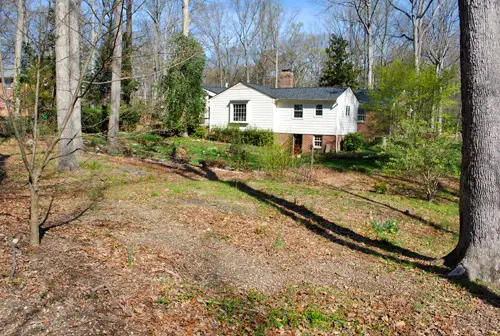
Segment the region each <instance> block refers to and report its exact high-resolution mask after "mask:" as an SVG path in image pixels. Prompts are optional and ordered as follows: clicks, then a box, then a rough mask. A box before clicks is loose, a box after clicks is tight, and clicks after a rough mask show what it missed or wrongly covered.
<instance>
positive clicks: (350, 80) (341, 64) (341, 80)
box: [319, 34, 359, 87]
mask: <svg viewBox="0 0 500 336" xmlns="http://www.w3.org/2000/svg"><path fill="white" fill-rule="evenodd" d="M325 52H326V57H327V58H326V61H325V64H324V66H323V75H322V76H321V78H320V80H319V85H320V86H351V87H356V77H357V76H358V73H359V71H358V69H356V68H355V66H354V64H353V63H352V62H350V61H349V60H348V59H349V53H348V52H347V41H346V40H344V39H343V38H342V36H337V35H334V34H332V35H330V44H329V45H328V48H326V50H325Z"/></svg>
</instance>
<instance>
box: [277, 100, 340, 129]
mask: <svg viewBox="0 0 500 336" xmlns="http://www.w3.org/2000/svg"><path fill="white" fill-rule="evenodd" d="M296 104H302V106H303V117H302V119H296V118H294V105H296ZM318 104H322V105H323V116H316V105H318ZM334 106H335V101H305V100H278V101H277V102H276V111H275V115H274V128H273V131H274V132H275V133H291V134H318V135H335V131H336V124H337V123H336V114H337V108H336V107H334Z"/></svg>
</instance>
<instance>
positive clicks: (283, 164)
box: [262, 143, 295, 177]
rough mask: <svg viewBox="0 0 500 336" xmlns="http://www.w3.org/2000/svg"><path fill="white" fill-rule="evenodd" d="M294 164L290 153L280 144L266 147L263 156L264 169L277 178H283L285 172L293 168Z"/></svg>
mask: <svg viewBox="0 0 500 336" xmlns="http://www.w3.org/2000/svg"><path fill="white" fill-rule="evenodd" d="M294 162H295V161H294V158H293V156H292V155H291V154H290V151H288V150H286V149H285V147H283V146H281V145H280V144H278V143H273V144H270V145H268V146H266V148H265V150H264V154H263V155H262V168H263V169H264V170H265V171H266V172H268V173H271V174H272V175H275V176H277V177H281V176H283V173H284V172H285V170H286V169H288V168H290V167H292V166H293V164H294Z"/></svg>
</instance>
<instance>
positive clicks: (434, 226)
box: [324, 185, 456, 234]
mask: <svg viewBox="0 0 500 336" xmlns="http://www.w3.org/2000/svg"><path fill="white" fill-rule="evenodd" d="M324 186H325V187H327V188H330V189H333V190H338V191H341V192H344V193H346V194H348V195H351V196H355V197H358V198H360V199H362V200H365V201H367V202H369V203H373V204H375V205H379V206H383V207H386V208H388V209H390V210H392V211H395V212H399V213H400V214H403V215H405V216H407V217H409V218H411V219H414V220H417V221H419V222H420V223H422V224H425V225H428V226H430V227H432V228H434V229H436V230H438V231H441V232H444V233H450V234H455V233H456V232H455V231H453V230H449V229H446V228H444V227H442V226H441V225H439V224H437V223H434V222H433V221H430V220H427V219H425V218H422V217H421V216H418V215H416V214H413V213H411V212H410V211H408V210H405V211H403V210H401V209H398V208H396V207H394V206H392V205H389V204H386V203H383V202H380V201H377V200H374V199H372V198H369V197H366V196H363V195H359V194H356V193H353V192H352V191H349V190H346V189H342V188H335V187H332V186H328V185H324Z"/></svg>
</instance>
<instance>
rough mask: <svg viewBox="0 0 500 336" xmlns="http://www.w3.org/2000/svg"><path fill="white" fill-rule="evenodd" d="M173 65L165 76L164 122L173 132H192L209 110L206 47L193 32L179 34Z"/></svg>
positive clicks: (163, 81)
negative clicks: (206, 101)
mask: <svg viewBox="0 0 500 336" xmlns="http://www.w3.org/2000/svg"><path fill="white" fill-rule="evenodd" d="M174 46H175V51H174V54H173V57H172V59H171V61H170V64H171V66H170V68H169V69H168V70H167V72H166V74H165V76H164V77H163V80H162V84H161V87H162V91H163V94H164V96H165V108H164V118H163V120H164V123H165V125H166V126H167V128H168V129H169V131H170V132H171V133H173V134H176V135H180V134H185V133H190V132H192V131H193V130H194V129H195V128H196V127H197V126H199V124H200V120H201V116H202V115H203V113H204V112H205V92H204V90H203V86H202V84H203V69H204V67H205V55H204V53H203V49H202V48H201V46H200V44H199V43H198V41H196V39H194V38H193V37H192V36H183V35H182V34H179V35H178V36H177V37H176V38H175V39H174Z"/></svg>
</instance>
